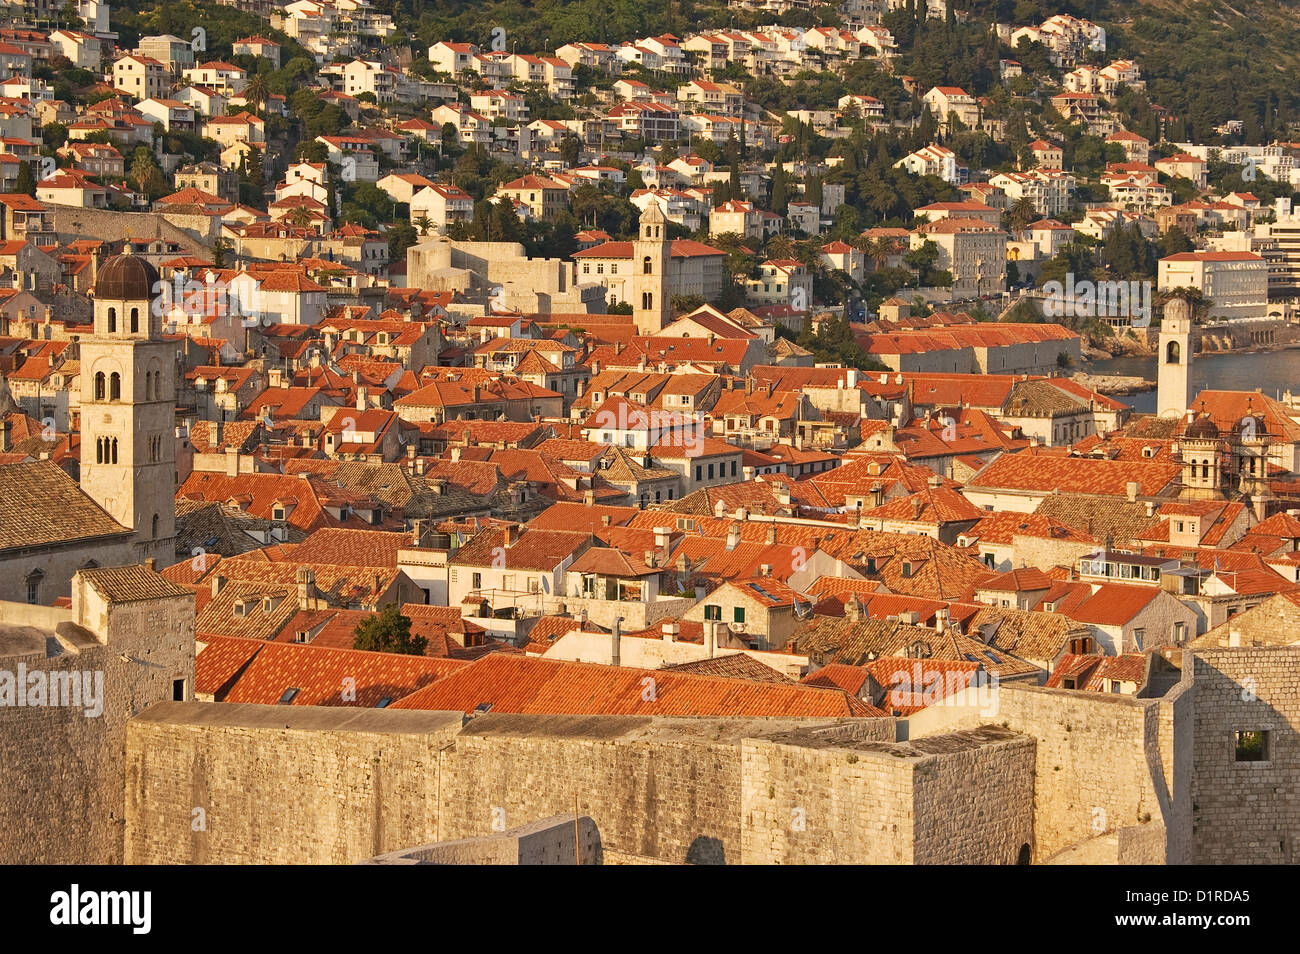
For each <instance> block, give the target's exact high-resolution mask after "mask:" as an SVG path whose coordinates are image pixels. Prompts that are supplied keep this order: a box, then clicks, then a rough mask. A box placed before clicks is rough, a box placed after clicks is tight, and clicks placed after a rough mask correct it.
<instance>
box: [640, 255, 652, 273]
mask: <svg viewBox="0 0 1300 954" xmlns="http://www.w3.org/2000/svg"><path fill="white" fill-rule="evenodd" d="M653 272H654V266H653V265H651V263H650V256H649V255H647V256H646V257H645V258H643V259H641V274H642V275H649V274H651V273H653Z"/></svg>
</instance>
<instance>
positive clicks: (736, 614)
mask: <svg viewBox="0 0 1300 954" xmlns="http://www.w3.org/2000/svg"><path fill="white" fill-rule="evenodd" d="M731 619H732V622H735V623H743V622H744V621H745V607H743V606H737V607H736V608H735V609H733V610H732V611H731Z"/></svg>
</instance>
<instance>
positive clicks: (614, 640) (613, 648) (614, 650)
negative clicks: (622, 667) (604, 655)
mask: <svg viewBox="0 0 1300 954" xmlns="http://www.w3.org/2000/svg"><path fill="white" fill-rule="evenodd" d="M621 622H623V617H621V616H620V617H619V618H618V619H616V620H614V628H613V629H612V630H611V631H610V634H609V664H610V665H611V666H617V665H619V664H620V663H621V660H622V657H621V656H620V655H619V648H620V644H621V643H622V641H623V634H622V633H621V632H619V628H618V624H619V623H621Z"/></svg>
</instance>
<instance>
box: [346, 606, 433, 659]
mask: <svg viewBox="0 0 1300 954" xmlns="http://www.w3.org/2000/svg"><path fill="white" fill-rule="evenodd" d="M428 646H429V640H428V639H426V638H425V637H423V636H412V635H411V620H410V617H407V616H403V615H402V614H401V613H400V612H399V611H398V609H397V605H396V604H394V603H389V604H388V605H387V606H385V607H384V609H383V612H381V613H378V614H376V615H374V616H371V617H370V618H369V619H365V620H362V621H361V622H360V623H358V624H357V628H356V630H355V631H354V635H353V639H352V648H353V649H363V650H367V651H369V652H372V653H399V654H401V655H404V656H423V655H424V651H425V650H426V649H427V648H428Z"/></svg>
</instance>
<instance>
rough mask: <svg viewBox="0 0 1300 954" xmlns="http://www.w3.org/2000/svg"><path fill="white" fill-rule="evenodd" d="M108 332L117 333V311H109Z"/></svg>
mask: <svg viewBox="0 0 1300 954" xmlns="http://www.w3.org/2000/svg"><path fill="white" fill-rule="evenodd" d="M108 330H109V331H117V309H116V308H110V309H108Z"/></svg>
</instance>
